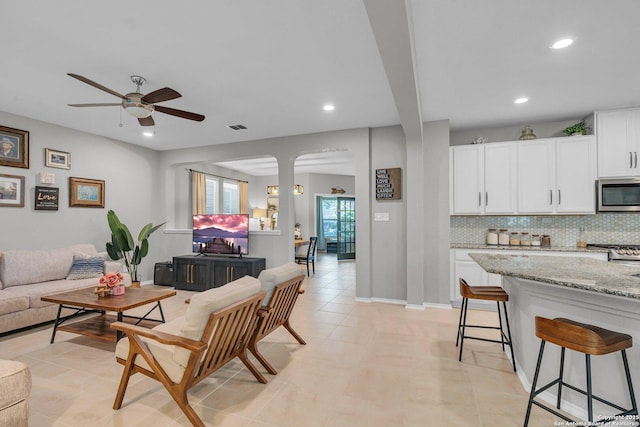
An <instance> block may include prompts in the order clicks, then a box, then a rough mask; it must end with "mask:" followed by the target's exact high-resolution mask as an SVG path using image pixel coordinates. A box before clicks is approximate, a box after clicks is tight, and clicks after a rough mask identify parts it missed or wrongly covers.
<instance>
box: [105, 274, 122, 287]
mask: <svg viewBox="0 0 640 427" xmlns="http://www.w3.org/2000/svg"><path fill="white" fill-rule="evenodd" d="M123 280H124V276H123V275H122V273H107V274H105V275H104V276H102V277H101V278H100V284H101V285H107V287H109V288H115V287H116V286H118V285H119V284H120V282H122V281H123Z"/></svg>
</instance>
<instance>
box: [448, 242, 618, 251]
mask: <svg viewBox="0 0 640 427" xmlns="http://www.w3.org/2000/svg"><path fill="white" fill-rule="evenodd" d="M450 248H451V249H490V250H494V251H535V252H544V251H550V252H600V253H607V252H609V249H606V248H579V247H577V246H544V247H541V246H499V245H485V244H484V243H482V244H478V243H451V244H450Z"/></svg>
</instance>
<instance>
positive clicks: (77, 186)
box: [69, 177, 104, 208]
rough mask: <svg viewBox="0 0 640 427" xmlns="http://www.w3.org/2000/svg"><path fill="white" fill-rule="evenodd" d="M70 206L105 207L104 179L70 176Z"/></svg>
mask: <svg viewBox="0 0 640 427" xmlns="http://www.w3.org/2000/svg"><path fill="white" fill-rule="evenodd" d="M69 206H71V207H85V208H104V181H103V180H101V179H88V178H75V177H70V178H69Z"/></svg>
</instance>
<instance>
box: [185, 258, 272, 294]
mask: <svg viewBox="0 0 640 427" xmlns="http://www.w3.org/2000/svg"><path fill="white" fill-rule="evenodd" d="M265 264H266V260H265V259H264V258H253V257H248V256H240V254H207V253H197V254H193V255H184V256H177V257H174V258H173V283H174V287H175V288H176V289H183V290H189V291H204V290H207V289H210V288H217V287H219V286H223V285H225V284H227V283H228V282H231V281H232V280H236V279H239V278H240V277H242V276H245V275H250V276H253V277H258V275H259V274H260V272H261V271H262V270H264V269H265Z"/></svg>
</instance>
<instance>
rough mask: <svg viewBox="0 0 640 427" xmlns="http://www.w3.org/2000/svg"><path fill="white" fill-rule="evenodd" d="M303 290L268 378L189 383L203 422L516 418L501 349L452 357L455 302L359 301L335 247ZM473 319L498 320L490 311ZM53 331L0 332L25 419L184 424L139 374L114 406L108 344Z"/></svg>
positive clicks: (175, 306)
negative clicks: (22, 374)
mask: <svg viewBox="0 0 640 427" xmlns="http://www.w3.org/2000/svg"><path fill="white" fill-rule="evenodd" d="M303 268H304V267H303ZM303 289H305V293H304V294H303V295H301V296H300V298H299V299H298V303H297V306H296V308H295V310H294V313H293V318H292V324H293V327H294V328H295V329H296V330H297V331H298V332H299V333H300V334H301V335H302V336H303V337H304V338H305V340H306V341H307V345H306V346H301V345H299V344H298V343H297V342H296V341H295V340H294V339H293V337H291V336H290V335H289V334H288V333H287V332H286V331H285V330H284V329H283V328H281V330H279V331H277V332H274V333H273V334H272V335H270V336H269V337H267V338H266V339H265V340H264V341H263V342H262V343H261V345H260V348H261V350H262V351H263V353H264V354H265V356H266V357H267V359H268V360H269V361H270V362H271V363H272V364H273V365H274V367H275V368H276V369H277V370H278V372H279V373H278V374H277V375H275V376H272V375H269V374H266V376H267V379H268V380H269V383H268V384H266V385H264V384H260V383H258V382H257V381H256V380H255V379H254V377H253V376H252V375H251V374H250V373H249V372H248V371H247V370H246V368H245V367H244V365H242V363H241V362H239V361H234V362H232V363H231V364H229V365H227V367H225V368H223V369H221V370H220V371H218V372H217V373H215V374H214V375H213V376H211V377H210V378H209V379H207V380H205V381H203V382H202V383H200V384H199V385H197V386H196V387H195V388H193V389H192V391H191V392H190V394H189V399H190V402H191V404H192V406H193V407H194V408H195V410H196V411H197V412H198V414H199V415H200V416H201V418H203V419H204V421H205V422H206V423H207V425H212V426H213V425H215V426H229V427H236V426H247V427H249V426H251V427H257V426H282V427H285V426H291V427H306V426H331V427H340V426H345V427H346V426H348V427H353V426H367V427H375V426H384V427H387V426H392V427H396V426H517V425H522V421H523V417H524V412H525V409H526V405H527V398H528V396H527V393H526V392H525V391H524V389H523V387H522V385H521V384H520V382H519V380H518V378H517V376H516V375H515V374H514V373H513V371H512V368H511V365H510V362H509V361H508V359H506V357H505V356H504V353H502V352H501V351H500V346H499V345H497V344H491V343H484V342H480V341H475V342H474V341H467V342H465V351H464V354H463V360H462V362H458V360H457V351H456V347H455V336H456V326H457V321H458V314H459V311H458V310H447V309H431V308H428V309H426V310H424V311H422V310H407V309H405V307H404V306H403V305H394V304H382V303H370V304H368V303H360V302H355V301H354V295H355V264H354V263H353V262H340V263H338V262H336V261H335V258H333V257H332V256H331V255H328V256H327V255H324V256H320V259H319V261H318V264H317V265H316V275H315V277H314V276H312V277H311V278H309V279H306V280H305V283H304V285H303ZM190 294H191V293H190V292H185V291H178V295H177V296H176V297H174V298H170V299H168V300H165V301H163V308H164V310H165V314H166V316H167V317H168V318H169V319H171V318H174V317H176V316H179V315H182V314H183V313H184V311H185V310H186V309H187V306H186V305H185V304H184V300H185V299H186V298H188V297H189V296H190ZM469 316H470V320H472V321H474V322H487V323H494V320H495V313H491V312H482V311H475V312H473V313H472V312H470V314H469ZM50 334H51V326H45V327H41V328H37V329H32V330H30V331H27V332H23V333H19V334H13V335H9V336H5V337H3V338H0V358H4V359H16V360H21V361H23V362H25V363H27V364H28V365H29V368H30V370H31V374H32V376H33V389H32V392H31V396H30V399H29V404H30V426H32V427H38V426H73V427H78V426H92V427H100V426H117V427H130V426H144V427H149V426H188V425H190V423H189V422H188V420H187V419H186V418H185V417H184V416H183V414H182V412H181V411H180V409H179V408H178V406H177V405H176V404H175V403H174V402H173V400H172V399H171V398H170V396H169V394H168V393H167V392H166V391H165V390H164V388H163V387H162V386H161V385H160V384H159V383H157V382H155V381H153V380H150V379H148V378H146V377H144V376H142V375H136V376H134V377H133V378H132V380H131V382H130V384H129V388H128V390H127V393H126V395H125V398H124V404H123V407H122V408H121V409H120V410H118V411H114V410H113V409H112V405H113V399H114V397H115V393H116V390H117V387H118V382H119V379H120V375H121V373H122V366H121V365H119V364H117V363H116V362H115V359H114V355H113V349H114V344H109V343H103V342H100V341H97V340H95V339H91V338H88V337H82V336H78V335H74V334H70V333H66V332H59V333H58V335H57V337H56V342H55V343H54V344H52V345H50V344H49V339H50ZM256 366H258V367H259V369H261V370H262V366H260V365H259V364H257V363H256ZM263 372H264V371H263ZM532 417H533V418H532V421H531V423H530V424H529V425H530V426H532V427H534V426H552V425H554V421H553V418H552V417H551V416H550V415H548V414H546V413H545V412H543V411H541V410H540V409H537V408H534V410H533V416H532Z"/></svg>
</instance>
